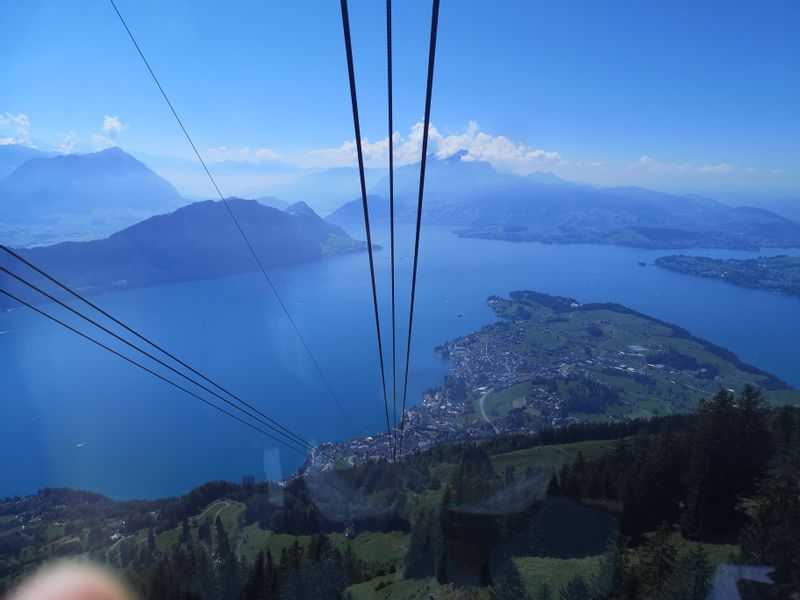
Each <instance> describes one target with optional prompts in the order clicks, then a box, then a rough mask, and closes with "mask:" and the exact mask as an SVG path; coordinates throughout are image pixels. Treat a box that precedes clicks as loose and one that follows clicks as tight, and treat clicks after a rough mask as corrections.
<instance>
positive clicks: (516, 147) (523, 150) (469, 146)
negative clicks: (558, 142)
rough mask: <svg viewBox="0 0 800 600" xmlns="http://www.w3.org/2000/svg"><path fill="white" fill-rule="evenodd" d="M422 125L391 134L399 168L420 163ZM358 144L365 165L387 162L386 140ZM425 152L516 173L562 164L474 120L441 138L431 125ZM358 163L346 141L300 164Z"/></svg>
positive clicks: (353, 146) (351, 142) (353, 147)
mask: <svg viewBox="0 0 800 600" xmlns="http://www.w3.org/2000/svg"><path fill="white" fill-rule="evenodd" d="M422 133H423V123H422V122H418V123H416V124H415V125H414V126H413V127H412V128H411V130H410V131H409V133H408V135H407V136H406V137H402V136H401V135H400V134H399V133H395V134H394V135H393V138H392V141H393V144H394V159H395V164H396V165H398V166H401V165H405V164H410V163H414V162H417V161H419V159H420V155H421V153H422ZM361 145H362V149H363V153H364V162H365V163H366V164H367V166H384V165H385V164H386V162H387V161H388V155H389V141H388V138H384V139H382V140H378V141H376V142H370V141H369V139H367V138H363V139H362V140H361ZM428 152H429V154H434V155H435V156H436V157H437V158H447V157H449V156H453V155H454V154H456V153H458V152H464V156H463V157H462V159H461V160H464V161H474V160H483V161H488V162H490V163H492V164H493V165H495V166H501V167H505V168H508V169H511V170H513V171H516V172H519V173H530V172H532V171H536V170H540V169H542V168H545V167H552V166H553V165H555V164H558V163H560V162H561V161H562V157H561V154H560V153H559V152H555V151H546V150H541V149H538V148H533V147H530V146H526V145H525V144H522V143H519V142H514V141H512V140H510V139H508V138H507V137H505V136H502V135H497V136H495V135H491V134H488V133H484V132H482V131H480V127H479V125H478V123H477V122H476V121H470V122H469V124H468V125H467V128H466V130H465V131H464V132H463V133H458V134H452V135H443V134H442V133H441V132H440V131H439V130H438V129H436V127H435V126H434V125H433V124H431V125H430V127H429V129H428ZM356 161H357V155H356V142H355V140H348V141H346V142H344V143H342V144H341V145H340V146H338V147H336V148H321V149H317V150H311V151H309V152H308V153H307V154H306V156H305V158H304V160H303V162H304V163H306V165H305V166H316V167H344V166H354V165H355V164H356Z"/></svg>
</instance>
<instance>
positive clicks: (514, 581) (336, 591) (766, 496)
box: [0, 387, 800, 600]
mask: <svg viewBox="0 0 800 600" xmlns="http://www.w3.org/2000/svg"><path fill="white" fill-rule="evenodd" d="M799 474H800V415H798V412H797V410H796V409H793V408H789V407H786V408H773V407H768V406H767V405H765V403H764V401H763V399H762V397H761V394H760V392H759V391H758V390H756V389H754V388H751V387H748V388H746V389H745V390H743V392H742V393H741V394H740V395H738V396H734V395H733V394H732V393H730V392H727V391H720V392H719V393H718V394H717V395H716V396H714V397H713V398H711V399H709V400H705V401H702V402H701V403H700V405H699V407H698V409H697V411H696V412H694V413H692V414H685V415H675V416H670V417H662V418H654V419H650V420H636V421H630V422H625V423H619V422H618V423H609V424H605V423H594V424H589V423H587V424H580V425H572V426H569V427H564V428H559V429H550V430H544V431H541V432H539V433H538V434H536V435H533V436H524V435H519V436H508V437H498V438H494V439H489V440H485V441H481V442H472V443H456V444H448V445H443V446H439V447H436V448H433V449H431V450H428V451H425V452H414V453H413V454H411V455H409V456H407V457H405V459H404V460H402V461H401V462H398V463H389V462H386V461H373V462H367V463H364V464H361V465H358V466H355V467H352V468H349V469H346V470H340V471H333V472H326V473H314V474H306V475H303V476H297V477H294V478H292V479H290V480H287V481H285V482H282V483H273V482H258V483H256V482H255V480H254V479H253V478H252V477H246V478H244V479H243V481H242V482H241V483H238V484H234V483H228V482H211V483H209V484H206V485H204V486H201V487H199V488H197V489H195V490H193V491H191V492H190V493H188V494H187V495H185V496H183V497H181V498H171V499H165V500H153V501H149V500H142V501H139V500H136V501H124V502H118V501H113V500H110V499H108V498H105V497H103V496H100V495H98V494H93V493H90V492H82V491H75V490H67V489H45V490H42V491H40V492H39V493H38V494H36V495H34V496H30V497H26V498H8V499H5V500H4V501H2V502H1V503H0V578H2V580H1V581H2V585H3V586H11V585H13V583H14V582H15V581H17V580H18V579H19V577H21V576H22V575H23V574H24V573H26V572H30V571H31V570H32V569H33V568H34V567H35V566H36V565H37V564H38V563H40V562H42V561H43V560H46V559H48V558H51V557H59V556H71V555H79V554H88V556H89V557H91V558H92V559H93V560H97V561H100V562H105V563H108V564H110V565H112V566H113V567H116V568H118V569H120V570H121V571H122V572H123V573H125V575H126V576H127V577H129V578H130V580H131V581H132V582H133V584H134V586H135V588H136V589H137V590H138V591H139V592H140V593H141V595H142V597H143V598H146V599H153V600H156V599H159V600H160V599H162V598H163V599H175V600H195V599H196V600H205V599H209V600H210V599H212V598H223V599H230V600H255V599H272V598H276V599H277V598H349V597H353V598H361V597H385V598H389V597H419V595H422V594H434V597H453V598H488V597H498V598H531V599H533V600H539V599H545V598H560V599H564V600H568V599H573V598H605V599H629V600H635V599H639V598H642V599H644V598H698V599H699V598H705V597H706V596H707V593H708V591H709V589H710V586H711V583H712V574H713V572H714V569H715V567H716V565H717V564H718V563H720V562H742V563H744V564H752V565H766V566H769V567H770V568H772V569H773V573H772V577H773V579H774V581H775V582H776V583H775V585H773V586H764V585H762V584H753V583H746V582H744V583H740V589H741V590H742V591H743V592H744V593H745V594H746V595H745V597H752V598H757V597H758V598H761V597H766V598H790V597H791V594H792V593H793V592H795V591H796V590H798V589H800V558H799V557H798V555H797V553H796V551H795V550H796V549H797V548H798V547H800V485H799V484H798V475H799ZM23 524H24V526H23ZM723 550H724V552H723ZM553 565H555V566H553ZM545 567H546V569H545ZM547 569H549V570H550V571H552V574H549V572H548V570H547ZM747 594H750V596H747Z"/></svg>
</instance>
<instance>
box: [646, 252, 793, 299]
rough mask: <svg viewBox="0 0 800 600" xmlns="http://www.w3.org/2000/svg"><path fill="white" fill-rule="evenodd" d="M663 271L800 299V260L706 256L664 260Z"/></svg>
mask: <svg viewBox="0 0 800 600" xmlns="http://www.w3.org/2000/svg"><path fill="white" fill-rule="evenodd" d="M655 264H656V265H658V266H659V267H663V268H665V269H669V270H671V271H678V272H679V273H687V274H689V275H697V276H698V277H708V278H711V279H719V280H721V281H727V282H728V283H732V284H733V285H738V286H739V287H746V288H752V289H756V290H768V291H770V292H776V293H778V294H786V295H788V296H796V297H800V256H785V255H782V256H763V257H759V258H749V259H737V258H727V259H723V258H708V257H706V256H683V255H678V256H662V257H660V258H658V259H656V261H655Z"/></svg>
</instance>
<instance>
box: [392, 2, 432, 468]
mask: <svg viewBox="0 0 800 600" xmlns="http://www.w3.org/2000/svg"><path fill="white" fill-rule="evenodd" d="M438 28H439V0H433V7H432V11H431V41H430V48H429V51H428V82H427V86H426V90H425V118H424V120H423V130H422V158H421V160H420V168H419V195H418V197H417V231H416V238H415V240H414V267H413V271H412V274H411V304H410V307H409V311H408V343H407V345H406V369H405V376H404V380H403V410H402V416H401V418H400V452H402V451H403V431H404V429H405V421H406V397H407V395H408V369H409V364H410V362H411V333H412V325H413V323H414V297H415V293H416V290H417V263H418V260H419V234H420V225H421V223H422V198H423V192H424V190H425V165H426V159H427V153H428V129H429V128H430V123H431V93H432V91H433V67H434V64H435V60H436V35H437V30H438Z"/></svg>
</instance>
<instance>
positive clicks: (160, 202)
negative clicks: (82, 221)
mask: <svg viewBox="0 0 800 600" xmlns="http://www.w3.org/2000/svg"><path fill="white" fill-rule="evenodd" d="M183 203H185V201H184V200H183V198H181V195H180V194H179V193H178V191H177V190H176V189H175V188H174V187H173V186H172V184H170V183H169V182H168V181H167V180H165V179H163V178H162V177H159V176H158V175H156V174H155V173H153V172H152V171H151V170H150V169H148V168H147V167H146V166H145V165H144V164H142V163H141V162H139V161H138V160H136V159H135V158H133V157H132V156H131V155H130V154H127V153H125V152H123V151H122V150H120V149H119V148H117V147H113V148H109V149H107V150H103V151H101V152H95V153H92V154H69V155H63V156H54V157H52V158H34V159H31V160H28V161H26V162H24V163H23V164H21V165H20V166H19V167H17V168H16V169H15V170H14V171H13V172H12V173H11V174H10V175H8V176H7V177H5V178H3V179H2V180H0V220H3V221H5V222H21V223H27V222H31V221H35V220H41V219H45V218H47V217H48V216H50V215H55V214H84V213H88V212H91V211H93V210H98V209H102V210H116V209H131V210H138V211H141V210H149V211H156V210H163V209H165V208H175V207H177V206H179V205H181V204H183Z"/></svg>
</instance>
